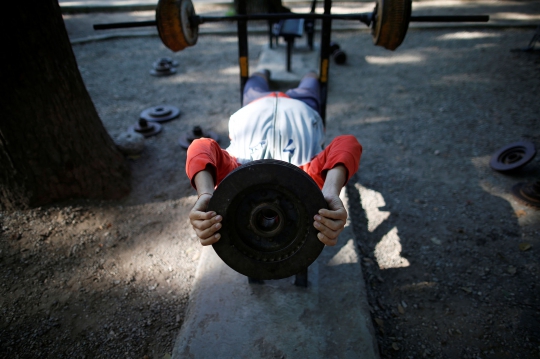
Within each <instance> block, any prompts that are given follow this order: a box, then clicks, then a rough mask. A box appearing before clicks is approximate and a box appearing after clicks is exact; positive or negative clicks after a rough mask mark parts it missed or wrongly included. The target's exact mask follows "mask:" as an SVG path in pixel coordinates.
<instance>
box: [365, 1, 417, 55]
mask: <svg viewBox="0 0 540 359" xmlns="http://www.w3.org/2000/svg"><path fill="white" fill-rule="evenodd" d="M411 3H412V1H411V0H377V3H376V5H375V11H374V19H373V26H372V28H371V33H372V35H373V43H374V44H375V45H377V46H382V47H384V48H385V49H388V50H395V49H397V47H398V46H399V45H401V43H402V42H403V40H404V39H405V35H406V34H407V29H408V28H409V20H410V19H411V8H412V5H411Z"/></svg>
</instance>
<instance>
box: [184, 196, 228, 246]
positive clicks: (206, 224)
mask: <svg viewBox="0 0 540 359" xmlns="http://www.w3.org/2000/svg"><path fill="white" fill-rule="evenodd" d="M210 198H212V195H211V194H209V193H203V194H202V195H201V196H200V197H199V199H197V202H195V205H194V206H193V208H192V209H191V212H189V221H190V223H191V226H192V227H193V229H194V230H195V233H197V237H199V241H200V242H201V244H202V245H203V246H208V245H210V244H214V243H216V242H217V241H218V240H219V239H220V238H221V235H220V234H219V233H216V232H217V231H219V230H220V229H221V220H222V219H223V217H222V216H220V215H218V214H217V213H216V212H213V211H211V212H206V209H207V208H208V203H209V202H210Z"/></svg>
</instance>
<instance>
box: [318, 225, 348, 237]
mask: <svg viewBox="0 0 540 359" xmlns="http://www.w3.org/2000/svg"><path fill="white" fill-rule="evenodd" d="M330 224H331V225H332V227H329V226H327V225H323V224H321V223H320V222H318V221H315V222H313V226H314V227H315V228H316V229H317V230H318V231H319V232H320V233H322V234H323V235H324V236H325V237H328V238H330V239H335V238H337V237H338V236H339V234H340V233H341V231H343V228H344V227H345V222H343V221H341V222H337V221H336V222H332V223H330Z"/></svg>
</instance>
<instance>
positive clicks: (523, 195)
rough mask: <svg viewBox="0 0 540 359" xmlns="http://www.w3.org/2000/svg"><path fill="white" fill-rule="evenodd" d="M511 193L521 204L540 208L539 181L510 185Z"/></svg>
mask: <svg viewBox="0 0 540 359" xmlns="http://www.w3.org/2000/svg"><path fill="white" fill-rule="evenodd" d="M512 194H513V195H514V197H516V199H518V200H520V201H521V202H522V203H523V204H525V205H528V206H531V207H534V208H537V209H540V181H535V182H532V183H518V184H516V185H514V186H513V187H512Z"/></svg>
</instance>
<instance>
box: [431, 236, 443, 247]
mask: <svg viewBox="0 0 540 359" xmlns="http://www.w3.org/2000/svg"><path fill="white" fill-rule="evenodd" d="M431 241H432V242H433V243H435V244H438V245H441V244H442V242H441V241H440V239H438V238H437V237H431Z"/></svg>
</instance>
